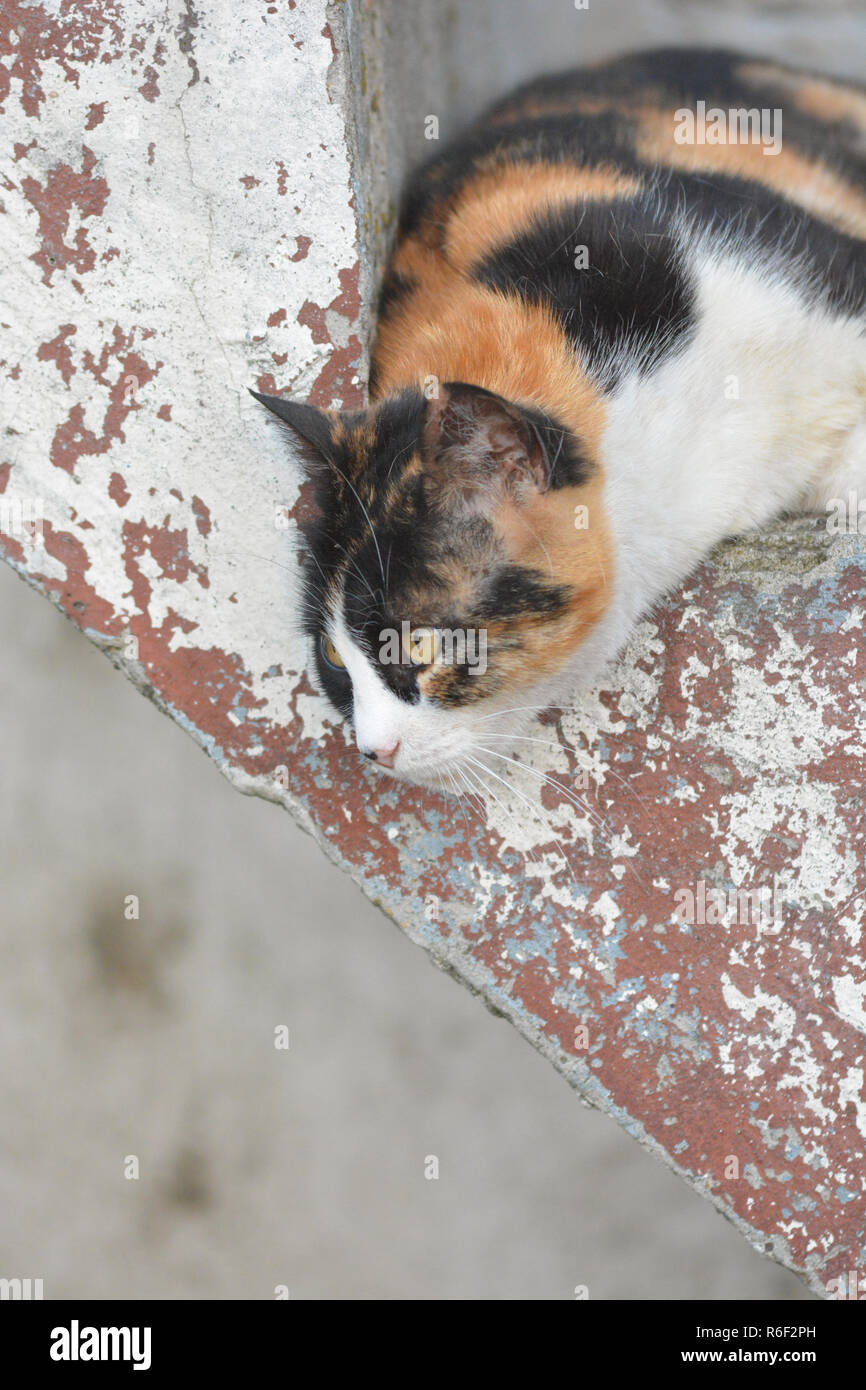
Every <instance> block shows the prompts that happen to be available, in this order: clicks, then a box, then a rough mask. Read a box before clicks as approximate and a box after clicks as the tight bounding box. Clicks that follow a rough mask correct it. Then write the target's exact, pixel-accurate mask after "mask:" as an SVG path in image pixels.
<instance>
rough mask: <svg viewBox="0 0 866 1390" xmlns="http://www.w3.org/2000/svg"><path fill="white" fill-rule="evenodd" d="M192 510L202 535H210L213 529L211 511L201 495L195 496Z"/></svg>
mask: <svg viewBox="0 0 866 1390" xmlns="http://www.w3.org/2000/svg"><path fill="white" fill-rule="evenodd" d="M192 510H193V515H194V517H195V524H196V527H197V528H198V533H199V535H200V536H209V535H210V531H211V518H210V511H209V509H208V508H207V507H206V506H205V504H204V502H203V501H202V500H201V498H200V497H193V499H192Z"/></svg>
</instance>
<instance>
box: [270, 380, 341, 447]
mask: <svg viewBox="0 0 866 1390" xmlns="http://www.w3.org/2000/svg"><path fill="white" fill-rule="evenodd" d="M250 395H251V396H254V397H255V399H256V400H257V401H259V402H260V404H261V405H263V406H264V407H265V409H266V410H270V411H271V413H272V414H273V415H276V417H277V419H278V420H282V421H283V423H284V424H286V425H290V426H291V428H292V429H293V430H294V432H295V434H296V435H298V437H299V438H300V439H302V440H303V441H304V443H305V444H307V445H309V447H310V449H312V451H313V457H314V459H316V460H318V461H324V462H326V463H327V462H330V461H331V460H332V459H333V457H334V433H335V425H336V423H337V417H336V416H335V415H334V414H331V413H329V412H328V411H326V410H319V409H318V407H317V406H315V405H306V404H305V403H304V402H303V401H288V400H285V399H284V397H282V396H263V395H262V394H261V392H260V391H253V390H250Z"/></svg>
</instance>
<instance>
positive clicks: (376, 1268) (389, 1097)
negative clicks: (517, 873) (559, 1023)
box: [0, 565, 811, 1299]
mask: <svg viewBox="0 0 866 1390" xmlns="http://www.w3.org/2000/svg"><path fill="white" fill-rule="evenodd" d="M0 632H2V640H3V655H4V659H3V668H2V676H0V720H2V729H3V731H4V739H3V748H4V757H3V783H4V788H3V790H4V795H3V798H2V817H3V820H2V837H0V882H2V904H3V909H2V971H0V1045H2V1058H3V1060H2V1067H0V1088H2V1090H0V1122H2V1139H0V1275H2V1276H4V1277H7V1278H8V1277H19V1278H28V1277H29V1278H42V1279H44V1281H45V1284H44V1292H45V1297H46V1298H62V1297H87V1298H109V1297H112V1298H113V1297H120V1298H131V1299H135V1298H208V1299H211V1298H273V1297H274V1289H275V1287H276V1286H277V1285H279V1284H284V1285H287V1286H288V1288H289V1290H290V1293H291V1296H292V1297H293V1298H317V1299H321V1298H333V1299H343V1298H346V1299H357V1298H387V1299H400V1298H430V1299H455V1298H466V1299H500V1298H516V1299H534V1298H545V1299H547V1298H550V1299H569V1298H573V1297H574V1289H575V1286H576V1285H578V1284H584V1285H587V1286H588V1287H589V1293H590V1297H591V1298H616V1299H628V1298H653V1299H680V1298H702V1299H713V1298H739V1299H766V1298H809V1297H811V1295H810V1294H809V1293H808V1292H807V1291H806V1289H805V1288H804V1287H803V1286H802V1285H801V1284H800V1283H799V1281H798V1280H797V1279H795V1278H794V1276H792V1275H790V1274H787V1273H786V1272H784V1271H783V1270H781V1269H780V1268H779V1267H778V1266H776V1265H773V1264H770V1263H768V1262H767V1261H766V1260H765V1259H764V1258H763V1257H762V1256H759V1255H758V1254H756V1253H755V1252H754V1251H753V1250H751V1249H750V1247H749V1246H748V1245H747V1244H746V1243H745V1242H744V1241H743V1239H742V1237H741V1236H740V1235H738V1234H737V1232H736V1231H735V1230H734V1229H733V1227H732V1226H730V1225H728V1223H727V1222H726V1221H724V1220H723V1219H722V1217H720V1216H719V1215H718V1214H717V1213H716V1212H715V1211H714V1210H713V1209H712V1208H711V1207H710V1206H708V1205H707V1204H706V1203H705V1202H703V1201H702V1200H701V1199H700V1198H699V1197H697V1196H696V1195H695V1194H694V1193H693V1192H691V1191H689V1190H688V1189H687V1188H686V1187H685V1186H684V1185H683V1184H682V1183H681V1182H680V1181H679V1179H677V1178H675V1177H674V1176H673V1175H672V1174H671V1173H670V1172H668V1171H667V1169H665V1168H663V1167H662V1166H661V1165H660V1164H658V1163H657V1162H656V1161H655V1160H654V1159H653V1158H651V1157H649V1156H648V1155H647V1154H646V1153H645V1152H643V1150H641V1149H639V1148H638V1146H637V1145H636V1144H635V1143H634V1142H633V1141H632V1140H630V1139H628V1138H627V1136H626V1135H625V1134H624V1133H623V1132H622V1131H621V1130H620V1129H619V1128H618V1127H617V1126H616V1124H614V1122H613V1121H611V1120H610V1119H608V1118H607V1117H606V1116H603V1115H600V1114H597V1113H596V1112H594V1111H590V1110H585V1109H583V1108H582V1107H581V1105H580V1104H579V1102H578V1100H577V1098H576V1097H575V1096H574V1095H573V1093H572V1092H571V1091H570V1089H569V1087H568V1086H567V1084H566V1083H565V1082H564V1081H563V1080H562V1078H561V1077H559V1076H558V1075H557V1074H556V1073H555V1072H554V1071H553V1070H552V1068H551V1067H550V1066H549V1065H548V1064H547V1062H545V1061H544V1060H543V1059H542V1058H541V1057H540V1056H538V1055H537V1054H536V1053H534V1052H533V1051H532V1049H531V1048H530V1047H529V1046H528V1045H527V1044H526V1043H525V1042H524V1041H523V1040H522V1039H521V1038H520V1037H519V1036H518V1035H517V1033H515V1032H514V1031H513V1030H512V1029H511V1028H510V1027H509V1026H508V1025H507V1024H506V1023H504V1022H502V1021H501V1020H498V1019H496V1018H494V1017H493V1016H492V1015H491V1014H489V1013H488V1012H487V1010H486V1009H484V1008H482V1007H481V1005H480V1003H479V1002H478V1001H477V1000H475V999H472V998H471V997H470V995H469V994H468V993H467V992H466V991H465V990H463V989H462V988H461V987H460V986H459V985H457V984H455V983H454V982H453V981H452V980H451V979H450V978H449V977H447V976H445V975H443V974H441V973H440V972H439V971H438V970H436V969H435V967H433V966H431V964H430V962H429V961H428V959H427V957H426V956H425V955H424V953H423V952H422V951H420V950H419V949H418V948H417V947H415V946H413V945H411V944H410V943H409V942H408V941H407V940H405V939H404V938H403V937H402V935H401V934H400V932H399V930H398V929H397V928H396V927H395V926H394V925H393V924H392V923H391V922H389V921H387V920H386V919H385V918H384V917H383V916H382V915H381V913H380V912H379V911H378V910H377V909H376V908H375V907H373V906H372V905H371V904H370V903H368V902H367V901H366V900H365V899H364V898H363V897H362V895H361V894H360V892H359V891H358V890H357V889H356V888H355V887H354V885H353V884H352V883H350V882H349V880H348V879H346V878H345V877H343V875H342V874H341V873H340V872H339V871H338V870H336V869H334V868H333V867H332V866H331V865H330V864H329V863H328V862H327V861H326V860H325V858H324V856H323V855H322V854H321V852H320V851H319V849H318V848H317V847H316V845H314V843H313V842H312V841H311V840H310V839H309V838H308V837H307V836H306V835H304V834H303V833H302V832H301V831H300V830H299V829H298V828H297V827H296V826H295V825H294V823H293V822H292V821H291V820H290V818H289V816H288V815H286V814H285V812H283V811H282V810H280V809H279V808H277V807H276V806H273V805H270V804H267V803H264V802H260V801H256V800H253V799H248V798H245V797H242V796H240V795H239V794H238V793H237V792H235V791H233V790H232V789H231V788H230V787H229V785H228V784H227V783H226V782H224V781H223V780H222V778H221V777H220V775H219V773H218V772H216V770H215V769H214V767H213V766H212V764H211V763H209V762H208V760H207V759H206V758H205V756H204V755H203V754H202V753H201V752H200V751H199V749H198V748H197V747H195V745H194V744H193V743H192V741H191V740H190V739H189V738H188V737H187V736H186V735H185V734H183V733H182V732H181V731H180V730H179V729H178V728H176V727H175V726H174V725H172V724H171V723H170V722H169V721H168V720H167V719H166V718H164V717H163V716H162V715H161V714H159V713H158V712H157V711H156V709H154V708H153V707H152V706H151V705H150V704H148V703H147V701H146V700H144V699H142V697H141V696H140V695H139V694H138V693H137V692H136V691H135V690H134V689H133V688H132V686H130V685H128V684H127V683H126V682H125V681H124V680H123V678H122V677H121V676H120V675H118V673H117V672H116V671H114V670H113V668H112V667H111V666H110V665H109V664H108V662H107V661H106V660H105V658H104V657H102V656H101V655H100V654H99V653H98V652H97V651H96V650H95V649H94V648H93V647H91V646H90V645H89V643H88V642H87V641H86V640H85V639H84V638H83V637H81V636H80V635H79V634H78V633H77V632H76V631H75V630H74V629H73V627H72V626H71V625H70V624H69V623H68V622H67V621H66V619H65V618H63V617H61V616H60V614H59V613H57V612H56V611H55V610H54V609H53V608H52V607H51V606H50V605H49V604H48V603H47V602H46V601H45V599H43V598H41V597H39V596H38V595H37V594H35V593H33V592H32V591H30V590H29V589H27V588H26V587H25V585H24V584H23V583H22V582H21V581H20V580H19V579H18V578H17V577H16V576H15V575H14V574H13V573H12V571H11V570H9V569H7V568H6V567H5V566H3V565H0ZM129 894H136V895H137V896H138V897H139V900H140V917H139V920H137V921H135V920H132V921H127V920H126V919H125V917H124V901H125V899H126V897H127V895H129ZM281 1024H283V1025H286V1026H287V1027H288V1028H289V1030H290V1033H289V1038H290V1047H289V1050H288V1051H277V1050H276V1049H275V1047H274V1029H275V1027H277V1026H279V1025H281ZM130 1155H135V1156H136V1157H137V1158H138V1161H139V1172H140V1176H139V1178H138V1179H137V1180H136V1179H128V1178H126V1177H125V1176H124V1165H125V1160H126V1159H127V1158H128V1156H130ZM428 1155H435V1156H436V1157H437V1158H438V1160H439V1178H438V1180H435V1181H429V1180H427V1179H426V1178H425V1175H424V1169H425V1159H426V1158H427V1156H428Z"/></svg>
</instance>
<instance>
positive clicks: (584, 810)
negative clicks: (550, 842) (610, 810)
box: [472, 743, 609, 830]
mask: <svg viewBox="0 0 866 1390" xmlns="http://www.w3.org/2000/svg"><path fill="white" fill-rule="evenodd" d="M472 746H473V748H478V749H480V750H481V751H482V752H484V753H490V754H491V755H492V756H493V757H494V758H501V759H502V760H503V762H506V763H513V765H514V766H515V767H518V768H520V769H521V771H523V772H528V773H530V774H531V776H533V777H535V778H537V779H538V781H540V782H544V783H546V784H547V785H548V786H549V787H555V788H556V790H557V791H560V792H561V793H562V795H563V796H565V797H567V798H568V800H569V801H570V802H571V804H572V805H573V806H574V808H575V810H577V811H580V813H581V814H582V815H584V816H586V817H587V819H588V820H589V821H590V822H591V823H592V824H593V825H595V826H597V827H598V828H603V829H605V830H607V829H608V828H609V827H608V823H607V821H606V820H605V819H604V817H603V816H602V815H600V813H599V812H597V811H593V810H591V808H590V807H589V806H587V805H586V803H585V802H584V801H582V800H581V798H580V797H579V796H578V795H577V793H576V792H572V791H571V790H570V789H569V788H568V787H564V786H563V785H562V783H561V782H559V781H557V779H556V778H555V777H552V776H551V775H550V773H548V772H541V771H540V770H539V769H538V768H537V767H530V766H529V765H528V764H527V763H522V762H520V761H519V760H518V759H517V758H509V757H508V756H507V754H505V753H500V752H499V751H498V750H497V749H496V748H487V747H486V746H485V745H484V744H482V743H474V744H473V745H472Z"/></svg>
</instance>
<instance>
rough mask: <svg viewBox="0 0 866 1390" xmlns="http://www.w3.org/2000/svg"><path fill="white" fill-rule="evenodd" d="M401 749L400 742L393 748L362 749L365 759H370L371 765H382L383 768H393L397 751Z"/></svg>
mask: <svg viewBox="0 0 866 1390" xmlns="http://www.w3.org/2000/svg"><path fill="white" fill-rule="evenodd" d="M399 747H400V740H399V739H398V740H397V742H396V743H395V744H394V746H393V747H392V748H362V749H361V752H362V753H363V754H364V757H365V758H369V759H370V762H371V763H380V764H381V766H382V767H393V766H394V759H395V758H396V756H397V750H398V748H399Z"/></svg>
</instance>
